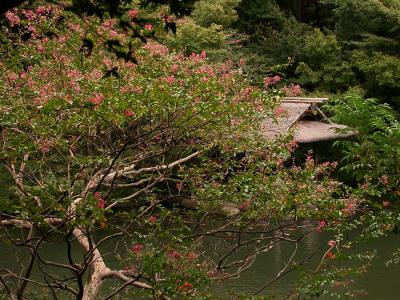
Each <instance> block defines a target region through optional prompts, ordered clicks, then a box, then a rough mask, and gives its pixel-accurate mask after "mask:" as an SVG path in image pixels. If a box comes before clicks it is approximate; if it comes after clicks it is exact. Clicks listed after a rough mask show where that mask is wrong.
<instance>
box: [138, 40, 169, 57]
mask: <svg viewBox="0 0 400 300" xmlns="http://www.w3.org/2000/svg"><path fill="white" fill-rule="evenodd" d="M143 48H144V49H146V50H148V51H149V52H150V53H151V54H152V55H157V56H165V55H167V54H168V52H169V50H168V48H167V47H165V46H164V45H161V44H159V43H157V42H155V41H148V42H147V43H146V45H144V46H143Z"/></svg>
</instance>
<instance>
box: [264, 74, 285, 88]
mask: <svg viewBox="0 0 400 300" xmlns="http://www.w3.org/2000/svg"><path fill="white" fill-rule="evenodd" d="M279 81H281V76H279V75H275V76H274V77H265V78H264V86H265V87H266V88H268V87H270V86H273V85H275V84H277V83H278V82H279Z"/></svg>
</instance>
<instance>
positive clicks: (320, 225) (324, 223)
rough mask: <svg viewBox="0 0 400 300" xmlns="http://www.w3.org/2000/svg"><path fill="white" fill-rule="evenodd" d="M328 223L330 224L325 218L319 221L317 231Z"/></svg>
mask: <svg viewBox="0 0 400 300" xmlns="http://www.w3.org/2000/svg"><path fill="white" fill-rule="evenodd" d="M327 225H328V223H327V222H326V221H325V220H321V221H319V225H318V227H317V231H318V232H321V231H322V230H323V229H324V228H325V227H326V226H327Z"/></svg>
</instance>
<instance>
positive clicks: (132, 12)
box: [128, 9, 139, 20]
mask: <svg viewBox="0 0 400 300" xmlns="http://www.w3.org/2000/svg"><path fill="white" fill-rule="evenodd" d="M138 14H139V11H138V10H137V9H131V10H129V11H128V16H129V17H130V18H131V19H132V20H134V19H136V18H137V16H138Z"/></svg>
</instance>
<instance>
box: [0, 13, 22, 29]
mask: <svg viewBox="0 0 400 300" xmlns="http://www.w3.org/2000/svg"><path fill="white" fill-rule="evenodd" d="M4 16H5V17H6V19H7V21H8V22H9V23H10V26H11V27H14V26H16V25H19V24H20V22H21V19H20V18H19V17H18V16H17V15H16V14H14V13H13V12H11V11H8V12H6V13H5V14H4Z"/></svg>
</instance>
